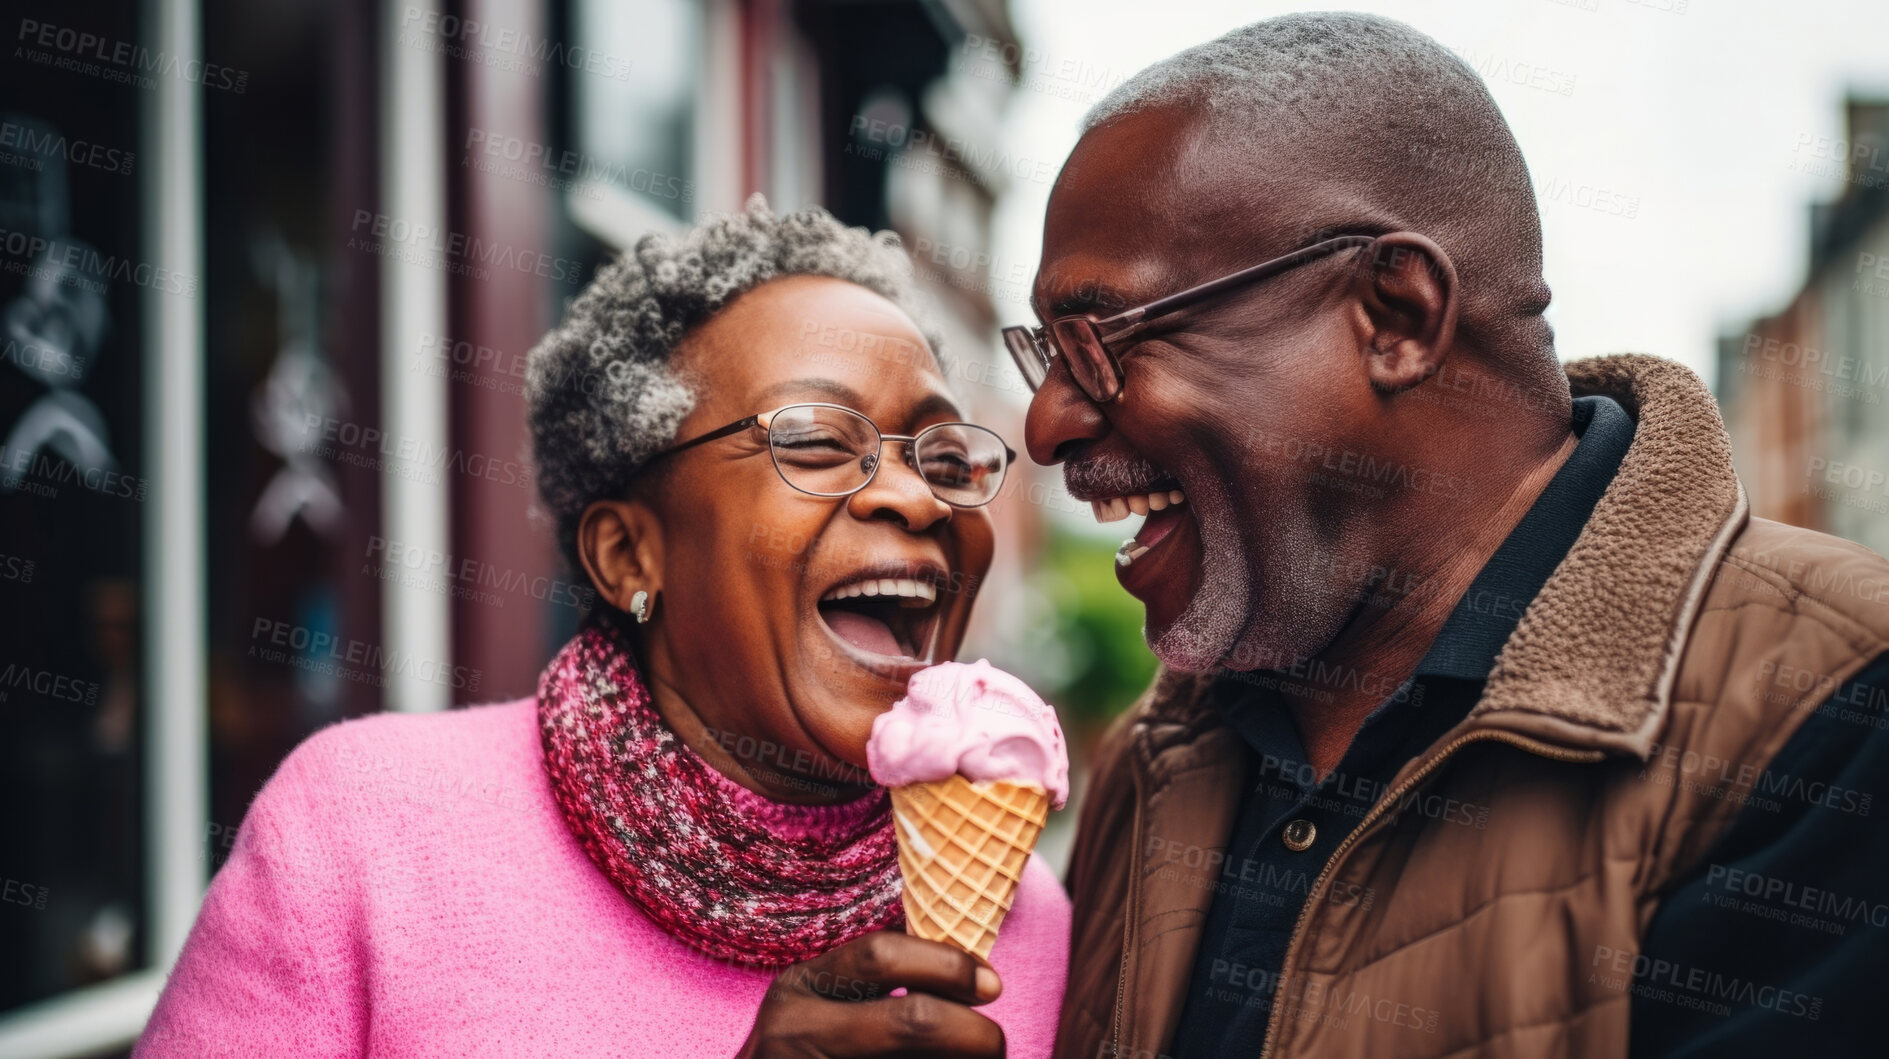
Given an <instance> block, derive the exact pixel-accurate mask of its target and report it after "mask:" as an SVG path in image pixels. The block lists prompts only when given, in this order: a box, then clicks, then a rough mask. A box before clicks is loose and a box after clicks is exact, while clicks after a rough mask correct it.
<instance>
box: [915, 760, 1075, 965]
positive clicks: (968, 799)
mask: <svg viewBox="0 0 1889 1059" xmlns="http://www.w3.org/2000/svg"><path fill="white" fill-rule="evenodd" d="M1049 805H1050V796H1049V794H1048V792H1046V791H1045V790H1043V788H1041V787H1039V786H1037V785H1035V784H1033V783H1013V782H1010V781H1007V780H986V781H972V780H969V779H966V778H965V777H963V776H961V775H954V776H949V777H947V778H945V779H942V780H935V781H931V782H926V783H909V784H906V785H904V786H900V787H894V788H892V815H893V821H894V825H895V828H896V830H897V833H898V843H899V871H900V872H901V873H903V874H904V876H905V930H906V933H908V934H912V935H915V936H917V937H921V938H929V939H931V940H933V941H942V942H946V943H948V944H951V945H956V946H957V947H958V948H960V949H963V950H964V951H965V952H968V953H970V954H972V955H973V956H976V957H977V958H978V959H980V960H983V961H985V962H987V963H988V962H989V961H990V949H991V946H992V945H993V944H995V943H996V941H997V931H998V929H999V928H1000V927H1002V926H1003V922H1004V916H1005V915H1006V914H1007V913H1009V911H1010V903H1011V902H1012V901H1013V900H1015V899H1016V896H1017V883H1018V882H1019V881H1020V880H1021V879H1022V878H1023V865H1024V863H1025V862H1027V861H1028V860H1029V859H1030V850H1032V849H1034V848H1035V847H1036V838H1037V836H1038V835H1040V834H1042V831H1043V821H1044V820H1046V819H1048V817H1049Z"/></svg>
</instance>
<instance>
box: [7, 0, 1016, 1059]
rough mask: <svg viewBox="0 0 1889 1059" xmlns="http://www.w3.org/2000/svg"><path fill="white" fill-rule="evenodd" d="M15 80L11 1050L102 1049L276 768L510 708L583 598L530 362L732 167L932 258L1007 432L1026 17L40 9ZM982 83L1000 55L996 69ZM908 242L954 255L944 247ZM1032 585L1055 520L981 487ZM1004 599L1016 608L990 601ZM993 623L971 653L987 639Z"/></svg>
mask: <svg viewBox="0 0 1889 1059" xmlns="http://www.w3.org/2000/svg"><path fill="white" fill-rule="evenodd" d="M18 21H19V23H20V31H19V36H20V40H19V42H18V44H19V45H20V47H21V48H22V49H23V50H22V51H21V52H19V53H16V54H15V56H14V57H13V58H12V59H11V60H10V61H9V62H8V64H7V66H6V67H5V73H4V75H3V76H4V79H5V80H4V83H5V93H4V97H3V98H4V99H5V101H6V102H5V103H4V105H0V110H3V111H4V114H0V182H3V183H0V186H3V187H4V188H5V192H6V197H5V201H4V202H3V203H0V212H3V213H4V221H0V229H4V232H3V233H0V249H3V250H4V252H5V258H6V264H7V266H8V268H7V269H6V271H5V272H3V273H0V301H4V302H5V303H6V314H5V323H6V329H7V333H6V336H5V341H6V346H5V356H4V357H0V442H3V443H4V446H5V448H4V450H3V452H0V455H4V461H0V471H4V475H3V476H0V592H4V593H5V599H6V602H7V605H6V606H5V607H4V608H0V622H3V623H4V629H3V631H0V636H3V637H4V644H5V647H4V648H3V649H0V650H3V651H4V653H3V654H0V670H3V671H4V673H5V676H4V678H3V679H0V726H3V728H0V777H4V778H3V779H0V783H4V784H5V785H6V792H7V794H8V795H9V804H10V805H12V806H13V807H14V810H13V811H12V812H10V813H9V814H8V824H7V828H6V835H5V838H4V844H3V845H0V850H4V858H5V859H4V863H0V876H4V878H5V887H6V895H7V896H6V902H7V903H6V904H3V905H0V951H4V952H5V953H6V954H7V958H6V959H5V960H0V1054H5V1055H12V1056H25V1055H80V1054H101V1053H108V1052H112V1051H115V1050H122V1049H123V1048H124V1047H125V1046H126V1044H127V1043H128V1042H129V1041H130V1039H131V1038H132V1037H133V1036H134V1035H135V1033H136V1032H137V1030H138V1028H139V1026H140V1025H141V1024H142V1020H143V1018H144V1016H145V1014H146V1013H148V1011H149V1008H150V1005H151V1003H152V1001H153V1000H154V998H155V997H156V994H157V992H158V990H159V989H160V987H161V986H162V983H163V980H164V973H165V969H166V968H167V966H168V963H169V960H170V959H171V958H172V957H173V956H174V954H175V952H176V950H177V948H178V947H179V946H180V945H181V943H182V941H183V937H184V934H185V932H186V931H187V930H188V929H189V925H190V922H191V920H192V918H193V917H194V915H195V912H196V907H197V903H198V901H199V900H200V897H201V893H202V887H203V885H204V883H205V880H206V879H207V878H208V876H209V875H211V874H212V873H214V871H215V870H216V868H217V867H218V866H219V865H220V864H221V862H222V860H223V859H224V858H225V857H226V856H227V854H228V852H229V850H230V848H231V846H232V844H233V841H234V836H235V834H236V829H237V825H238V824H239V823H240V821H241V820H242V817H243V813H244V810H245V808H246V806H247V805H248V802H249V800H250V798H251V797H252V796H253V794H254V792H255V791H256V789H257V788H258V787H259V786H260V785H261V784H262V783H263V782H264V781H265V780H266V779H267V777H268V776H269V774H270V772H271V771H272V770H273V769H274V767H275V765H276V763H277V762H278V761H279V760H280V759H281V757H282V756H283V755H284V754H285V753H287V751H288V750H289V749H290V748H291V747H293V746H294V745H295V744H296V743H297V742H298V741H299V740H301V739H302V738H304V737H305V736H306V735H307V734H309V733H310V732H312V731H313V730H315V729H317V728H319V727H321V726H323V725H326V724H329V723H333V722H335V721H337V720H340V719H344V718H347V717H352V716H358V715H360V714H363V713H367V712H372V711H375V710H382V709H404V710H430V709H442V708H448V707H450V706H454V705H463V704H467V703H476V702H490V701H497V700H500V699H505V698H511V697H516V696H519V695H523V694H527V693H529V692H530V691H531V690H532V689H533V687H534V686H535V681H536V676H537V673H538V670H539V668H540V667H541V666H542V665H543V662H544V660H545V659H546V658H547V657H548V656H549V654H550V652H551V651H552V650H553V648H554V647H555V645H556V644H557V643H559V642H561V641H562V639H563V638H564V637H565V636H567V635H568V633H569V632H570V630H571V629H572V628H573V627H574V626H575V625H576V623H577V621H578V619H579V617H580V615H581V613H582V610H583V608H584V607H585V606H587V605H588V602H589V593H588V590H587V589H586V588H585V587H584V585H583V583H582V580H581V578H576V577H573V576H572V575H571V574H570V573H569V572H568V571H565V570H562V569H560V567H559V565H558V563H557V561H556V560H555V557H554V549H553V548H552V545H551V541H550V538H549V535H548V532H547V530H546V528H545V526H544V525H542V524H541V523H540V522H538V521H534V519H533V517H532V515H531V507H532V502H533V499H534V489H533V481H532V476H531V468H530V465H529V461H528V447H527V439H526V436H525V432H524V423H523V411H524V404H523V397H522V391H523V383H524V378H523V376H524V363H525V355H526V353H527V351H528V350H529V349H530V347H531V345H532V344H533V343H534V342H535V341H536V339H537V338H538V336H539V335H541V334H542V333H543V332H544V330H545V329H546V328H547V327H548V326H549V325H550V324H551V323H552V322H553V321H554V319H555V317H556V316H557V314H558V312H559V311H560V309H561V306H562V304H563V303H564V301H565V300H566V299H568V298H570V297H571V296H573V295H575V294H576V293H577V292H578V291H579V290H581V289H582V287H583V285H584V283H585V282H586V281H587V280H588V279H589V278H590V277H591V276H592V275H594V273H595V271H596V268H597V267H598V265H599V264H600V263H601V262H603V261H604V260H606V259H607V257H608V256H609V255H610V254H612V253H613V252H614V251H616V250H618V249H620V248H622V247H624V246H626V245H628V244H629V243H630V242H632V241H633V240H634V239H636V238H638V237H639V236H641V235H642V234H643V233H646V232H649V231H652V230H664V229H670V230H673V229H677V228H680V227H682V226H684V225H685V224H687V223H688V222H690V221H691V220H693V219H694V218H695V217H696V216H698V215H699V214H700V213H702V212H703V211H709V210H730V209H735V208H738V207H739V206H740V204H741V202H742V201H743V200H744V198H745V197H746V196H747V195H748V194H749V193H750V192H752V191H757V190H758V191H762V192H765V193H767V195H768V197H769V199H770V201H772V202H773V203H775V204H776V205H777V206H792V205H797V204H800V203H804V202H821V203H824V204H825V205H827V206H828V207H829V208H830V209H832V210H833V211H834V212H835V213H836V214H837V215H839V216H840V217H841V218H842V219H843V220H846V221H848V222H849V223H853V224H862V225H869V226H872V227H875V228H879V227H891V228H894V229H896V230H898V231H899V232H900V233H901V234H902V235H903V236H904V237H905V239H906V240H907V244H908V246H912V247H914V248H916V249H918V250H919V251H920V254H919V256H920V258H921V268H920V272H921V275H924V276H925V277H926V279H927V282H928V284H929V285H930V286H932V287H933V289H934V292H935V293H936V294H937V295H938V297H939V301H940V304H941V305H942V306H943V307H944V315H945V321H944V330H945V332H946V335H947V341H948V343H949V346H950V348H951V352H952V354H953V357H954V361H953V363H954V373H956V374H958V375H959V377H960V379H961V380H968V381H964V382H960V384H959V389H960V390H961V391H962V392H963V393H964V395H965V396H966V397H967V399H968V401H969V403H970V405H971V410H972V414H973V415H975V416H977V417H980V418H982V419H984V420H985V421H989V422H992V423H993V425H995V426H997V427H998V428H999V429H1000V430H1002V431H1004V432H1005V433H1006V434H1007V435H1008V436H1010V437H1011V438H1012V439H1013V441H1016V443H1017V444H1018V447H1021V445H1020V440H1018V439H1020V436H1021V430H1020V427H1021V418H1020V409H1021V407H1022V403H1021V401H1020V400H1017V399H1016V397H1015V395H1014V393H1013V392H1012V391H1016V390H1019V389H1020V387H1021V383H1020V380H1017V379H1016V378H1015V377H1014V375H1013V374H1010V373H1009V369H1008V366H1007V365H1002V366H999V363H1000V361H1001V357H1000V356H999V355H998V354H996V352H995V350H996V349H997V347H996V344H995V341H994V338H995V335H994V324H995V321H994V319H993V312H992V308H991V300H990V296H989V291H988V288H987V287H986V286H982V285H981V283H982V281H983V278H984V277H985V275H986V273H985V272H984V271H983V270H980V269H977V268H969V269H967V268H965V267H963V266H962V265H959V264H956V262H957V261H958V260H959V259H962V260H963V261H973V262H974V261H978V260H980V255H981V260H984V261H988V260H989V247H990V245H991V239H990V231H989V228H990V216H991V208H992V203H993V201H994V199H995V196H996V195H997V194H998V192H999V191H1001V188H1002V184H1003V181H1004V179H1005V172H1004V168H1003V165H1002V162H1001V159H1000V158H998V157H996V152H995V147H994V145H993V144H992V143H991V142H990V141H991V137H992V136H994V135H995V133H994V130H995V129H997V128H998V125H999V118H1000V116H1001V113H1002V111H1003V109H1004V106H1005V104H1006V100H1007V97H1008V95H1009V93H1010V91H1011V84H1010V82H1009V81H1008V80H1007V79H1006V78H1004V77H1002V76H990V75H989V74H988V72H986V73H985V74H984V75H982V76H978V75H974V74H973V73H971V72H967V71H969V69H970V68H968V67H966V66H964V65H963V64H960V63H954V62H953V61H952V60H953V55H954V53H955V52H956V51H957V50H959V49H960V48H961V47H962V46H963V44H964V42H965V41H966V40H976V39H983V40H988V39H1001V40H1007V39H1011V38H1012V36H1013V34H1012V33H1011V31H1010V29H1009V26H1008V23H1007V16H1006V12H1005V9H1004V6H1003V3H1002V0H924V2H920V0H911V2H905V0H882V2H844V0H798V2H791V0H701V2H691V0H517V2H502V0H464V2H460V3H448V4H442V3H439V2H437V0H429V2H420V0H412V2H409V0H386V2H384V3H380V4H373V3H361V2H344V3H316V2H314V0H292V2H287V3H271V4H268V5H256V4H243V3H237V2H234V0H147V2H145V3H142V4H140V3H134V2H131V0H112V2H106V3H101V4H93V5H86V6H85V7H83V8H71V7H69V6H65V5H52V4H49V3H39V4H34V3H31V2H29V3H27V4H25V5H24V6H22V7H21V8H20V10H19V15H18ZM978 69H984V68H983V67H979V68H978ZM926 259H929V260H932V261H934V262H937V263H939V267H930V268H926V267H922V262H923V261H924V260H926ZM995 510H996V511H997V514H998V517H999V518H1000V520H1001V521H1002V522H1003V523H1004V525H1003V526H1001V527H1000V532H1001V533H1003V534H1004V535H1005V539H1006V540H1009V541H1018V542H1021V546H1019V547H1007V548H1006V549H1005V550H1004V555H1003V557H1002V559H1001V560H1000V563H1001V564H1002V565H1001V566H1000V568H999V569H998V570H996V571H994V572H993V577H992V578H991V583H992V584H993V585H1001V584H1005V583H1010V582H1014V581H1016V580H1018V578H1017V576H1016V575H1017V572H1018V571H1019V570H1020V569H1021V567H1022V565H1023V562H1024V559H1023V557H1024V555H1025V554H1027V552H1028V550H1029V549H1030V548H1031V547H1032V546H1033V545H1032V544H1031V543H1030V542H1033V541H1035V540H1036V539H1037V536H1038V535H1037V534H1036V532H1035V526H1036V524H1037V517H1036V516H1037V512H1038V510H1039V509H1038V507H1037V506H1036V505H1033V504H1030V503H1025V502H1016V501H1014V500H1006V501H1005V502H1002V503H1000V505H999V506H998V507H997V508H996V509H995ZM993 604H994V605H993ZM1000 610H1001V603H1000V602H998V601H991V602H987V604H986V606H985V607H984V608H983V615H981V617H980V621H983V622H984V623H985V624H986V626H987V627H986V628H984V629H983V630H982V631H980V632H979V633H977V634H975V635H976V636H978V637H981V638H982V639H983V640H984V641H986V642H990V641H994V640H998V639H1000V638H1001V630H1000V628H999V626H998V625H996V624H992V623H997V622H999V617H998V615H997V614H996V613H995V612H997V611H1000Z"/></svg>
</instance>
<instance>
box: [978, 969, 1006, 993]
mask: <svg viewBox="0 0 1889 1059" xmlns="http://www.w3.org/2000/svg"><path fill="white" fill-rule="evenodd" d="M1003 991H1004V984H1003V982H1002V981H1001V980H999V979H998V977H997V972H996V971H993V970H991V969H990V968H988V967H979V968H978V969H977V999H979V1000H995V999H997V994H998V993H1001V992H1003Z"/></svg>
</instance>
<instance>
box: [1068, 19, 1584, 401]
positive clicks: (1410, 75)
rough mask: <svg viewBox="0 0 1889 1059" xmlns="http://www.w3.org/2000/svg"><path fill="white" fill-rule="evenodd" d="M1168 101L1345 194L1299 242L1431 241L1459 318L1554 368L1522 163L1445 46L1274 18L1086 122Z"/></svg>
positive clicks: (1307, 222)
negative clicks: (1380, 236) (1361, 223)
mask: <svg viewBox="0 0 1889 1059" xmlns="http://www.w3.org/2000/svg"><path fill="white" fill-rule="evenodd" d="M1164 106H1184V107H1189V108H1192V109H1194V110H1196V111H1198V112H1200V113H1201V114H1202V115H1203V120H1205V121H1207V122H1209V123H1211V124H1212V126H1213V127H1214V128H1215V129H1216V131H1217V132H1219V133H1220V135H1218V136H1217V137H1216V138H1215V142H1217V143H1220V144H1225V145H1226V146H1227V148H1228V149H1230V150H1234V151H1246V152H1249V153H1250V154H1252V155H1253V156H1254V157H1256V158H1265V157H1272V156H1279V155H1286V154H1289V156H1290V157H1291V158H1292V159H1293V161H1294V165H1295V166H1296V167H1297V169H1298V171H1300V172H1304V173H1306V174H1309V175H1310V179H1311V181H1313V182H1316V183H1319V184H1325V185H1333V186H1336V187H1337V188H1339V189H1341V190H1342V191H1343V192H1344V193H1345V194H1344V195H1343V196H1342V197H1343V198H1344V199H1345V200H1347V201H1348V202H1350V203H1352V205H1351V206H1350V207H1348V209H1347V215H1346V216H1342V217H1325V216H1316V215H1313V214H1311V213H1310V212H1308V213H1307V214H1306V215H1305V216H1304V217H1303V218H1302V219H1301V221H1302V224H1303V227H1304V228H1305V229H1306V230H1305V231H1304V232H1301V233H1298V234H1299V235H1300V236H1303V237H1307V238H1309V237H1312V236H1315V235H1318V234H1321V233H1323V234H1329V233H1330V232H1331V231H1333V230H1336V229H1339V228H1347V227H1349V228H1350V230H1352V231H1355V230H1357V229H1356V228H1355V227H1352V225H1353V224H1355V222H1357V221H1358V220H1359V219H1361V218H1363V219H1365V220H1367V221H1368V222H1369V223H1371V224H1373V225H1374V226H1381V227H1382V228H1383V229H1384V230H1391V229H1393V228H1400V227H1401V228H1409V229H1411V230H1414V231H1419V232H1422V233H1423V234H1425V235H1428V236H1429V237H1430V238H1432V239H1435V240H1436V241H1437V243H1438V245H1440V246H1442V247H1443V249H1444V250H1446V251H1448V252H1449V254H1450V257H1451V258H1452V259H1453V260H1454V261H1455V262H1456V267H1457V273H1458V275H1459V277H1460V278H1461V280H1462V285H1463V298H1464V303H1463V315H1462V318H1461V324H1460V328H1461V329H1462V330H1463V331H1464V332H1466V333H1469V334H1472V335H1477V337H1479V338H1480V339H1481V340H1482V341H1483V342H1484V343H1485V344H1486V345H1489V346H1491V347H1497V348H1503V347H1505V348H1508V349H1520V348H1526V349H1527V350H1529V351H1530V352H1542V351H1546V352H1548V353H1549V354H1550V356H1549V357H1548V358H1547V364H1548V366H1549V367H1552V366H1553V357H1552V349H1553V336H1552V333H1551V332H1550V331H1549V330H1548V327H1547V323H1546V321H1545V320H1543V319H1542V316H1541V313H1542V311H1543V310H1544V309H1545V308H1546V307H1547V304H1548V286H1547V284H1546V283H1545V282H1544V281H1543V280H1542V277H1541V218H1540V213H1539V212H1538V210H1537V209H1536V205H1535V189H1534V185H1533V183H1532V181H1531V180H1530V178H1529V174H1528V165H1527V162H1526V161H1525V160H1524V159H1523V158H1522V152H1521V148H1520V147H1519V146H1517V144H1516V142H1515V136H1514V134H1513V133H1512V132H1511V131H1510V129H1509V126H1508V122H1507V121H1506V120H1504V118H1503V117H1502V112H1501V110H1500V108H1498V107H1497V106H1496V103H1495V100H1494V99H1493V98H1492V97H1491V96H1490V95H1489V90H1488V87H1487V86H1486V85H1484V84H1483V81H1482V78H1481V77H1480V76H1479V75H1478V74H1477V73H1476V71H1475V70H1473V69H1472V68H1470V66H1469V65H1468V64H1467V63H1465V62H1463V60H1462V59H1461V58H1459V57H1457V56H1456V55H1455V53H1453V52H1451V51H1450V50H1449V49H1448V48H1446V47H1444V46H1443V45H1442V44H1439V43H1438V42H1437V41H1435V40H1434V39H1432V38H1430V37H1429V36H1427V35H1425V34H1424V33H1422V32H1420V31H1418V30H1416V29H1414V28H1412V27H1410V26H1408V25H1405V24H1404V23H1402V22H1398V21H1396V20H1394V19H1389V18H1383V17H1380V16H1377V15H1360V14H1352V13H1345V12H1317V13H1302V14H1290V15H1282V16H1279V17H1277V18H1269V19H1266V20H1264V21H1261V22H1255V23H1253V24H1251V25H1247V26H1242V27H1240V28H1239V29H1236V30H1233V31H1232V32H1230V33H1227V34H1226V35H1225V36H1222V37H1219V38H1218V39H1215V40H1211V41H1207V42H1206V43H1204V44H1198V45H1195V46H1194V47H1192V48H1188V49H1187V50H1186V51H1182V52H1180V53H1178V54H1175V55H1173V56H1170V57H1169V58H1167V59H1163V60H1162V61H1160V62H1158V63H1155V64H1154V65H1152V66H1150V67H1148V68H1147V69H1145V70H1142V71H1141V72H1140V73H1137V74H1136V75H1135V76H1133V77H1131V78H1129V79H1128V80H1127V81H1124V82H1123V83H1122V84H1120V85H1118V86H1116V88H1115V89H1114V90H1113V91H1111V92H1110V93H1109V94H1108V95H1107V96H1104V97H1103V98H1102V100H1101V101H1100V102H1098V103H1097V104H1096V105H1095V106H1094V108H1092V109H1091V110H1090V111H1089V112H1088V114H1087V115H1086V116H1085V117H1084V118H1083V121H1082V131H1083V132H1085V133H1086V132H1088V131H1090V130H1092V129H1094V128H1096V127H1097V126H1100V125H1104V124H1107V123H1109V122H1111V121H1113V120H1115V119H1116V118H1118V117H1123V116H1126V115H1129V114H1132V113H1134V112H1136V111H1140V110H1145V109H1152V108H1158V107H1164ZM1281 252H1282V253H1283V252H1284V251H1283V250H1282V251H1281ZM1554 370H1555V374H1556V375H1557V376H1558V375H1559V369H1558V368H1557V369H1554Z"/></svg>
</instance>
